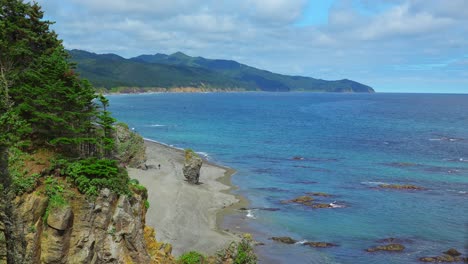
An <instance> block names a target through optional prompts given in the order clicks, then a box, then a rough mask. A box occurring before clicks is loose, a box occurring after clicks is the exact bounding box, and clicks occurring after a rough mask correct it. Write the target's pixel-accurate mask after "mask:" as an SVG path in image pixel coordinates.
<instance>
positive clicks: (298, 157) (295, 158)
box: [292, 156, 304, 160]
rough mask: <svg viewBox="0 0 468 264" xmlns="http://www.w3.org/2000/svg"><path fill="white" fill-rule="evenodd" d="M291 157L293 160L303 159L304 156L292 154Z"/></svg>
mask: <svg viewBox="0 0 468 264" xmlns="http://www.w3.org/2000/svg"><path fill="white" fill-rule="evenodd" d="M292 159H293V160H304V157H300V156H294V157H293V158H292Z"/></svg>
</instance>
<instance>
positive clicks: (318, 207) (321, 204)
mask: <svg viewBox="0 0 468 264" xmlns="http://www.w3.org/2000/svg"><path fill="white" fill-rule="evenodd" d="M311 207H312V208H315V209H320V208H333V206H332V205H331V204H326V203H315V204H312V205H311Z"/></svg>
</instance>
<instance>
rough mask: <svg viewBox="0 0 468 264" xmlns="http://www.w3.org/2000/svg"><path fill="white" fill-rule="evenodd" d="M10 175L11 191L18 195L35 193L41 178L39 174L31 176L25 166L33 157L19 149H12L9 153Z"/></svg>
mask: <svg viewBox="0 0 468 264" xmlns="http://www.w3.org/2000/svg"><path fill="white" fill-rule="evenodd" d="M8 153H9V155H8V163H9V167H8V169H9V173H10V177H11V181H12V183H11V185H12V186H11V187H12V188H11V189H12V190H13V192H14V193H15V194H16V195H21V194H23V193H27V192H31V191H33V190H34V189H35V188H36V186H37V183H38V179H39V178H40V175H39V174H30V173H29V170H28V168H27V167H25V166H24V164H25V162H26V160H29V159H31V156H30V155H29V154H27V153H25V152H23V151H21V150H20V149H19V148H16V147H11V148H10V149H9V151H8Z"/></svg>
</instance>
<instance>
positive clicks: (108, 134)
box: [97, 94, 116, 158]
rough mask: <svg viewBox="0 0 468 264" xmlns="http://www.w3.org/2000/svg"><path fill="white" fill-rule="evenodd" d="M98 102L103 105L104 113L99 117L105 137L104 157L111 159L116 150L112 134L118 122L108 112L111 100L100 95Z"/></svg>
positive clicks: (103, 140) (103, 142)
mask: <svg viewBox="0 0 468 264" xmlns="http://www.w3.org/2000/svg"><path fill="white" fill-rule="evenodd" d="M98 100H99V102H100V103H101V105H102V111H101V112H100V114H99V115H98V122H97V123H98V124H99V125H100V126H101V128H102V130H103V132H104V135H103V137H102V146H103V149H104V156H105V157H107V158H110V157H111V155H112V150H114V148H115V142H114V138H113V136H112V132H113V131H114V123H115V121H116V119H115V118H113V117H112V116H111V113H110V112H109V111H107V108H108V107H109V100H108V99H107V98H106V97H105V96H103V95H102V94H99V96H98Z"/></svg>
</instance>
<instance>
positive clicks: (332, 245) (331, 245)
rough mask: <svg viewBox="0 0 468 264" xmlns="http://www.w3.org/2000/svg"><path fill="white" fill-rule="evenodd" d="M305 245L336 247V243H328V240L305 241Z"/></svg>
mask: <svg viewBox="0 0 468 264" xmlns="http://www.w3.org/2000/svg"><path fill="white" fill-rule="evenodd" d="M304 245H305V246H309V247H316V248H329V247H336V246H337V245H336V244H333V243H328V242H305V243H304Z"/></svg>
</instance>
